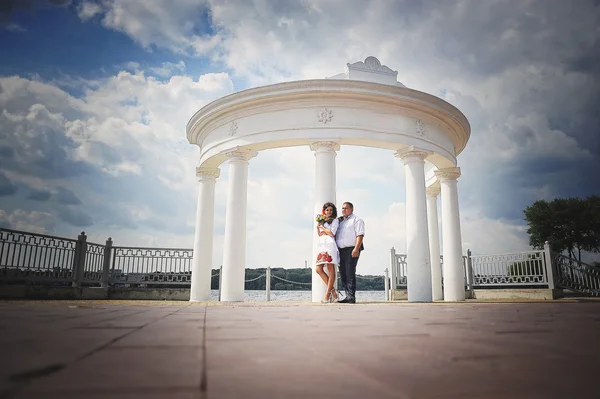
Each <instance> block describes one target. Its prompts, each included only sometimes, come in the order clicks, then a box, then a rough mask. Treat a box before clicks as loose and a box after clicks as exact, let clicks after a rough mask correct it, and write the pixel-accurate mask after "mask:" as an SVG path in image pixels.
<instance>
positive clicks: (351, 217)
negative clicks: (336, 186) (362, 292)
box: [316, 202, 365, 303]
mask: <svg viewBox="0 0 600 399" xmlns="http://www.w3.org/2000/svg"><path fill="white" fill-rule="evenodd" d="M316 221H317V234H318V235H319V255H318V256H317V262H316V271H317V274H319V276H321V278H322V279H323V281H324V282H325V284H327V293H326V294H325V298H324V299H323V300H322V301H321V302H323V303H326V302H339V303H356V265H357V263H358V257H359V256H360V252H361V251H362V250H363V249H364V247H363V244H362V242H363V237H364V235H365V222H363V220H362V219H361V218H359V217H358V216H356V215H355V214H354V205H352V203H350V202H344V203H343V204H342V216H340V217H339V218H338V217H337V208H336V207H335V205H334V204H332V203H331V202H326V203H325V204H324V205H323V212H322V214H321V215H317V217H316ZM336 266H339V269H340V276H341V278H342V286H343V289H344V291H345V293H346V296H345V297H344V299H341V300H340V299H339V296H338V292H337V291H336V290H335V287H334V283H335V280H336V276H335V267H336Z"/></svg>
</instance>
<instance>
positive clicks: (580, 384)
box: [0, 301, 600, 399]
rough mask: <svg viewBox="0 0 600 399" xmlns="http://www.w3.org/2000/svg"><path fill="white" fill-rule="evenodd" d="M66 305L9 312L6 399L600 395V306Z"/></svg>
mask: <svg viewBox="0 0 600 399" xmlns="http://www.w3.org/2000/svg"><path fill="white" fill-rule="evenodd" d="M69 303H70V302H66V303H62V304H48V303H39V302H31V303H28V304H27V303H25V304H23V303H17V304H15V306H14V307H12V306H9V305H7V303H6V302H0V353H2V354H3V355H4V354H5V353H6V354H8V355H6V356H8V357H5V358H3V361H2V362H0V367H3V369H1V372H0V398H29V397H32V398H33V397H42V396H43V397H52V398H54V397H55V398H59V397H60V398H64V397H73V398H80V397H85V398H109V397H110V398H120V397H123V398H136V397H142V396H143V397H144V398H154V397H156V398H158V397H170V398H180V397H181V398H200V397H202V398H227V397H231V398H237V397H260V398H261V399H263V398H276V397H284V398H286V399H289V398H304V397H311V398H321V397H326V398H327V397H345V398H348V397H349V398H364V397H373V398H375V397H377V398H387V397H389V398H411V399H420V398H439V399H451V398H459V397H460V398H464V397H469V398H491V399H495V398H537V397H540V398H541V397H544V398H555V397H556V398H558V397H561V398H564V397H593V395H592V396H590V395H586V393H587V392H588V391H589V389H590V388H594V387H596V379H597V378H596V377H595V374H596V373H595V372H594V370H595V364H596V363H597V358H598V355H599V354H600V340H598V339H597V332H598V330H599V329H598V327H600V316H598V314H599V311H600V303H573V302H571V303H562V302H553V303H511V304H496V303H485V304H475V303H462V304H437V303H436V304H407V303H399V304H385V305H381V304H358V305H354V306H352V305H335V304H330V305H311V304H306V305H300V304H297V305H293V306H290V305H289V304H280V306H277V304H273V303H271V304H269V305H268V306H263V305H262V304H242V305H240V304H219V305H214V304H213V305H200V304H187V303H182V302H179V303H167V304H161V303H154V304H150V303H142V304H141V305H140V304H138V303H137V302H131V303H133V304H134V305H133V306H129V305H127V304H126V303H125V302H123V301H119V302H116V303H110V302H99V301H90V302H89V303H87V305H86V302H83V301H79V302H76V305H75V306H78V307H76V308H71V307H69V306H72V305H69ZM4 316H6V317H4ZM5 359H9V360H8V361H4V360H5ZM204 364H206V367H204ZM27 372H29V374H27ZM201 386H204V387H205V388H206V390H205V391H204V392H203V391H201V389H200V387H201Z"/></svg>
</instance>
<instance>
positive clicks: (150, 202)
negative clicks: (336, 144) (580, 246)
mask: <svg viewBox="0 0 600 399" xmlns="http://www.w3.org/2000/svg"><path fill="white" fill-rule="evenodd" d="M0 43H1V45H0V60H2V62H0V226H2V227H8V228H12V229H19V230H27V231H34V232H41V233H48V234H54V235H61V236H68V237H75V236H76V235H77V234H78V233H79V232H81V231H85V232H86V233H87V234H88V236H89V240H91V241H95V242H103V241H104V240H105V239H106V238H107V237H109V236H110V237H112V238H113V240H114V241H115V244H116V245H143V246H161V247H188V248H189V247H191V246H192V242H193V234H194V218H195V213H196V209H195V206H196V185H195V184H196V183H195V167H196V166H197V163H198V155H199V153H198V149H197V148H196V147H194V146H192V145H190V144H188V143H187V141H186V138H185V125H186V123H187V121H188V120H189V118H190V117H191V116H192V114H193V113H194V112H195V111H196V110H198V109H199V108H200V107H202V106H203V105H205V104H207V103H209V102H210V101H212V100H215V99H217V98H219V97H221V96H223V95H226V94H230V93H233V92H235V91H239V90H243V89H246V88H249V87H255V86H259V85H265V84H271V83H277V82H282V81H290V80H298V79H310V78H324V77H328V76H333V75H336V74H338V73H341V72H343V70H344V66H345V65H346V63H347V62H356V61H362V60H364V59H365V58H366V57H367V56H370V55H373V56H375V57H377V58H378V59H379V60H380V61H381V62H382V63H383V64H385V65H387V66H389V67H390V68H392V69H393V70H397V71H398V80H399V81H400V82H402V83H403V84H404V85H406V86H408V87H410V88H412V89H416V90H421V91H424V92H427V93H430V94H433V95H436V96H439V97H441V98H443V99H445V100H446V101H448V102H450V103H451V104H453V105H455V106H457V107H458V108H459V109H460V110H461V111H462V112H463V113H464V114H465V115H466V116H467V118H468V119H469V121H470V123H471V126H472V134H471V139H470V141H469V143H468V145H467V148H466V149H465V151H464V152H463V153H462V154H461V155H460V156H459V166H460V167H461V169H462V173H463V175H462V177H461V178H460V179H459V198H460V207H461V223H462V234H463V246H464V249H465V250H466V249H467V248H471V250H472V251H473V253H475V254H491V253H503V252H511V251H520V250H527V249H528V248H529V246H528V237H527V234H526V225H525V223H524V220H523V213H522V211H523V209H524V208H525V207H526V206H527V205H529V204H530V203H532V202H533V201H535V200H537V199H548V200H549V199H552V198H555V197H568V196H586V195H592V194H600V184H599V182H600V179H599V178H598V176H597V173H598V172H597V171H598V170H600V156H599V154H600V112H599V110H600V90H599V89H600V83H599V80H598V79H597V77H598V73H599V72H600V2H599V1H598V0H589V1H586V0H576V1H570V2H569V1H563V0H539V1H536V0H521V1H499V0H486V1H480V0H473V1H468V0H458V1H450V0H440V1H432V0H428V1H418V0H405V1H369V2H367V1H362V0H355V1H353V0H343V1H341V0H332V1H318V0H298V1H268V0H255V1H224V0H222V1H220V0H204V1H202V0H177V1H171V0H106V1H64V0H29V1H16V0H14V1H2V2H1V3H0ZM357 159H360V160H361V161H360V163H357V162H356V160H357ZM337 166H338V176H337V178H338V187H337V199H338V202H340V203H341V202H342V201H345V200H349V201H352V202H353V203H354V204H355V212H356V213H357V214H358V215H359V216H361V217H362V218H363V219H364V220H365V222H366V226H367V227H366V231H367V233H366V237H365V245H366V246H367V251H365V252H364V253H363V256H362V257H361V261H360V263H359V268H360V270H359V273H362V274H366V273H373V274H381V273H382V272H383V270H384V269H385V268H386V267H388V258H389V255H388V254H389V249H390V248H391V247H392V246H394V247H396V248H397V250H398V251H399V252H402V251H404V250H405V248H406V245H405V232H404V230H405V224H404V220H405V215H404V211H405V207H404V201H405V192H404V176H403V171H402V164H401V161H400V160H398V159H397V158H394V156H393V153H392V152H391V151H384V150H376V149H366V148H360V147H342V149H341V150H340V151H339V153H338V156H337ZM313 178H314V154H313V153H312V152H311V151H310V149H309V148H308V147H307V148H287V149H276V150H269V151H265V152H262V153H260V154H259V155H258V157H256V158H254V159H252V160H251V162H250V169H249V199H248V235H247V236H248V243H247V245H248V248H247V266H248V267H261V266H262V267H264V266H283V267H302V266H304V262H305V260H308V262H309V263H310V251H311V244H312V238H311V235H312V234H313V233H314V230H313V217H314V215H312V212H313V209H312V197H311V196H312V191H313V185H314V181H313ZM227 179H228V176H227V165H226V164H224V165H222V174H221V178H219V180H218V182H217V194H216V195H217V204H216V214H215V251H214V256H213V265H214V267H218V266H219V265H220V264H221V263H222V262H221V261H222V244H223V234H224V223H225V199H226V196H227V193H226V187H227Z"/></svg>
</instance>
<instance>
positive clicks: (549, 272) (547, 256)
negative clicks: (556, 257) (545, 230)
mask: <svg viewBox="0 0 600 399" xmlns="http://www.w3.org/2000/svg"><path fill="white" fill-rule="evenodd" d="M544 260H545V263H546V276H547V278H548V288H549V289H551V290H553V289H554V288H555V285H554V265H553V263H552V251H551V250H550V243H549V242H548V241H546V242H545V243H544Z"/></svg>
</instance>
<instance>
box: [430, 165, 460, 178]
mask: <svg viewBox="0 0 600 399" xmlns="http://www.w3.org/2000/svg"><path fill="white" fill-rule="evenodd" d="M435 176H436V177H437V178H438V180H439V181H454V180H456V179H458V178H459V177H460V168H458V167H456V168H444V169H439V170H436V171H435Z"/></svg>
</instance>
